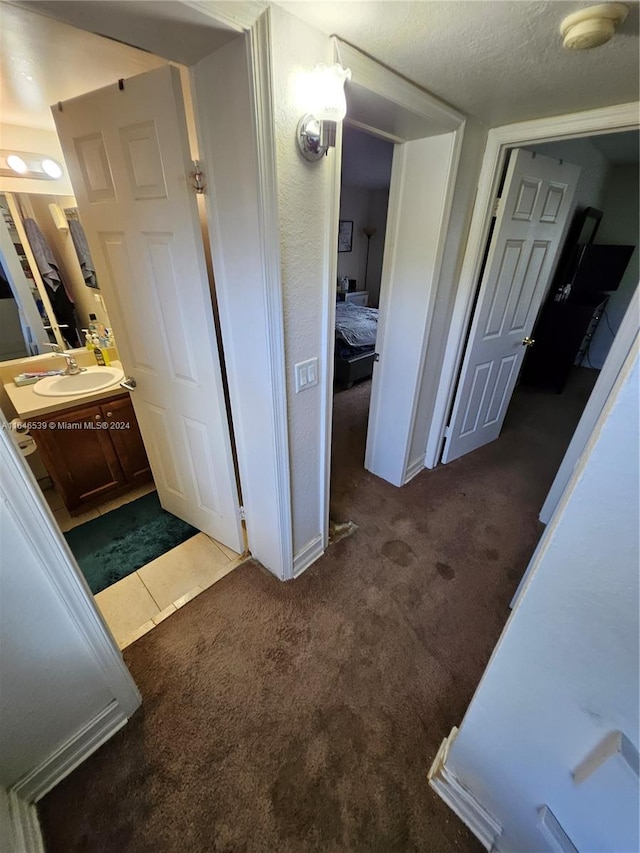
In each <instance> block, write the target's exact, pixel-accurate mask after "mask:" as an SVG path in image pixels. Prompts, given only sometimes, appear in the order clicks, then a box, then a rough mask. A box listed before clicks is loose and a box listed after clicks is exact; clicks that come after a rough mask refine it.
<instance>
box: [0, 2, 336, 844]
mask: <svg viewBox="0 0 640 853" xmlns="http://www.w3.org/2000/svg"><path fill="white" fill-rule="evenodd" d="M185 5H189V6H193V7H194V8H196V9H198V10H199V11H201V12H203V13H204V14H206V15H208V16H209V17H211V18H214V19H216V20H218V21H219V22H220V23H222V24H224V25H225V26H226V27H227V28H232V29H235V30H236V31H237V33H238V35H239V36H243V35H244V37H245V42H244V44H245V46H246V51H247V69H248V73H249V75H250V86H251V98H252V100H251V101H250V103H248V104H247V107H248V108H249V109H250V110H258V111H260V116H259V120H258V122H257V123H258V127H257V129H256V131H255V132H256V138H257V142H258V144H257V156H258V158H259V163H258V166H257V173H258V176H259V184H258V186H257V187H256V188H255V197H256V207H255V209H254V211H253V214H254V216H255V220H256V227H257V228H258V231H259V233H260V235H261V246H260V251H261V254H262V257H263V264H264V266H263V275H262V276H261V277H259V279H257V280H256V281H255V284H256V287H258V288H259V289H260V290H261V292H262V299H263V302H262V303H261V305H262V307H263V310H262V311H261V314H260V320H261V322H262V327H261V328H262V330H263V332H264V336H265V339H266V340H267V342H268V352H269V363H268V364H267V365H265V366H264V369H265V370H266V371H270V372H271V373H272V374H273V377H275V378H273V377H272V378H273V383H274V386H275V387H278V386H279V385H280V387H281V391H280V392H279V393H278V394H277V395H276V396H277V398H278V399H276V400H275V401H274V406H273V411H272V412H271V414H269V415H268V416H266V417H264V418H263V416H262V413H256V411H255V406H254V409H253V422H254V424H255V425H256V427H257V428H259V429H261V430H262V431H263V432H266V431H268V433H269V439H270V440H272V441H273V447H274V453H275V457H276V471H275V474H274V476H273V477H272V478H270V479H269V480H268V482H265V477H264V470H263V467H262V466H256V465H252V460H251V459H250V460H249V461H248V462H247V466H248V470H249V471H250V472H251V473H252V476H254V478H255V500H254V504H253V507H254V510H255V511H256V512H257V511H258V507H259V506H260V504H261V502H262V505H264V506H267V503H268V501H270V500H271V499H272V496H273V495H274V493H275V494H276V495H277V496H278V503H277V510H276V511H277V514H278V517H279V525H278V528H277V531H276V532H275V537H274V531H273V530H268V529H264V537H263V538H264V547H265V548H266V547H267V546H268V545H269V542H271V543H273V539H274V538H275V540H276V542H275V545H276V548H278V549H279V554H277V555H276V557H275V562H274V564H272V565H270V566H269V568H270V569H271V570H272V571H273V572H274V574H276V575H277V576H278V577H280V578H281V579H283V580H284V579H286V578H287V577H290V576H291V574H292V565H293V560H292V556H291V553H292V539H291V530H292V527H291V503H290V487H289V455H288V436H287V421H286V395H285V393H284V376H285V367H284V345H283V335H282V326H283V318H282V309H281V304H280V303H279V302H278V300H279V299H281V287H280V269H279V255H278V254H277V252H275V254H274V249H273V246H274V245H275V244H277V240H276V239H275V237H274V236H273V234H272V233H271V234H269V229H273V227H275V226H274V223H277V217H276V215H275V213H274V209H273V205H274V204H275V200H276V199H277V195H276V193H275V190H274V188H273V187H274V185H275V175H274V174H273V168H272V167H273V163H274V162H275V160H274V158H273V157H270V156H269V154H270V152H272V151H273V146H274V144H275V143H274V139H273V129H272V127H271V125H270V115H271V112H270V107H271V103H270V92H271V80H270V54H269V20H268V16H266V17H265V16H262V18H260V19H259V20H256V18H257V17H258V16H257V13H256V14H252V13H248V14H247V15H243V14H242V9H239V10H238V13H237V14H236V13H235V10H234V14H233V15H227V14H225V13H224V11H222V12H217V11H216V10H215V9H212V8H210V7H209V6H208V5H206V4H201V3H199V2H191V3H186V4H185ZM158 23H159V25H161V23H160V22H158ZM76 26H78V25H76ZM168 26H169V27H170V26H171V23H170V22H169V23H168ZM79 28H80V29H81V28H82V27H81V26H79ZM194 106H195V110H196V116H197V117H198V116H199V106H198V104H197V102H196V103H195V105H194ZM199 117H200V118H201V119H202V121H206V119H207V112H206V110H205V109H204V108H202V113H201V115H200V116H199ZM250 118H251V119H252V120H253V118H254V113H253V112H250ZM219 206H220V205H219V202H218V200H216V199H212V209H213V213H212V214H211V215H212V216H213V217H214V218H215V220H216V221H218V218H219V215H220V210H219ZM336 233H337V223H336ZM218 236H219V235H218ZM276 237H277V235H276ZM217 248H218V249H219V248H220V247H219V246H218V247H217ZM215 250H216V247H214V260H215V257H216V255H215ZM221 284H223V278H222V277H221ZM221 319H222V322H223V324H224V318H221ZM227 322H230V320H229V319H228V320H227ZM279 330H280V331H279ZM230 331H231V329H229V332H230ZM223 336H224V330H223ZM278 377H279V379H278ZM270 387H271V386H270ZM249 415H250V413H249V410H248V409H246V408H245V410H243V412H242V413H241V414H240V415H239V414H238V413H237V412H236V411H234V412H233V416H234V418H235V419H236V427H237V421H238V418H239V417H240V418H243V417H244V418H248V417H249ZM5 422H6V420H5V418H4V417H3V415H2V412H1V411H0V426H1V425H2V423H5ZM0 433H1V434H0V460H2V461H4V460H7V462H8V464H9V465H10V466H11V468H12V471H13V478H12V482H11V488H12V492H11V505H12V506H13V507H14V508H15V509H16V510H17V511H19V512H20V514H21V517H22V518H23V519H24V520H27V519H28V522H29V531H30V535H31V538H32V540H33V542H34V544H36V545H37V550H38V554H39V557H40V559H41V562H42V565H43V569H46V572H47V574H48V576H49V578H50V582H51V584H52V585H53V586H54V588H55V589H56V591H57V593H58V594H59V595H60V598H61V599H62V601H63V603H64V605H65V608H66V610H67V612H68V614H69V618H70V619H72V620H73V621H75V623H76V624H77V626H78V630H79V631H80V632H81V634H82V635H83V637H84V638H85V642H86V644H87V647H88V648H89V649H90V651H91V652H92V654H94V656H95V658H96V666H98V667H100V668H101V669H102V671H103V673H104V675H105V679H106V680H107V682H108V683H109V686H110V687H111V689H112V692H113V694H114V697H115V698H114V701H113V703H111V704H110V705H109V707H108V708H107V709H105V712H103V713H102V714H101V715H100V716H99V717H98V718H96V719H94V720H90V721H88V722H87V724H86V726H85V727H83V728H82V729H81V730H80V731H79V732H77V734H76V735H74V737H73V738H71V739H70V740H69V742H68V743H66V744H64V745H63V746H62V747H60V748H58V749H56V750H55V751H54V752H53V753H52V755H51V756H50V758H49V759H47V760H46V761H45V762H44V763H43V764H42V765H40V766H38V767H36V768H33V769H32V770H31V771H30V772H29V773H28V774H27V775H26V776H25V777H23V778H22V779H20V780H18V782H16V783H15V784H14V785H13V786H12V787H11V788H10V789H9V791H8V792H7V795H8V801H9V810H10V820H11V827H10V831H11V832H12V833H13V835H14V840H15V843H16V848H17V849H19V850H21V851H26V853H31V851H33V853H35V851H38V853H43V850H44V847H43V844H42V838H41V836H40V831H39V826H38V818H37V811H36V807H35V803H36V802H37V800H38V799H39V798H40V797H42V796H44V794H45V793H46V792H47V791H49V790H50V789H51V788H53V787H54V786H55V785H56V784H57V783H58V782H59V781H61V780H62V779H63V778H64V777H65V776H66V775H67V774H68V773H70V772H71V771H72V770H73V769H74V768H75V767H77V766H78V765H79V764H80V763H81V762H82V761H84V760H85V759H86V758H88V757H89V755H91V753H93V752H94V751H95V750H96V749H98V747H99V746H101V745H102V744H103V743H104V742H105V741H106V740H108V739H109V738H110V737H111V735H113V734H114V733H115V732H116V731H117V730H118V728H120V727H121V726H123V725H124V724H125V723H126V722H127V719H128V718H129V717H130V716H131V714H132V713H133V712H134V711H135V709H136V708H137V707H138V706H139V704H140V702H141V697H140V693H139V691H138V690H137V687H136V685H135V682H134V681H133V678H132V677H131V674H130V673H129V670H128V669H127V667H126V665H125V663H124V660H123V658H122V653H121V652H120V650H119V648H118V645H117V643H116V641H115V639H114V637H113V635H112V634H111V632H110V630H109V628H108V626H107V625H106V623H105V621H104V619H103V617H102V615H101V613H100V611H99V609H98V606H97V604H96V602H95V598H94V596H93V595H92V594H91V592H90V590H89V588H88V586H87V584H86V581H85V579H84V577H83V575H82V573H81V571H80V569H79V568H78V565H77V563H76V561H75V559H74V557H73V554H72V553H71V551H70V549H69V546H68V545H67V543H66V540H65V538H64V535H63V534H62V532H61V531H60V528H59V525H58V524H57V522H56V521H55V519H54V517H53V515H52V513H51V511H50V509H49V507H48V505H47V503H46V501H45V499H44V496H43V494H42V491H41V489H40V487H39V486H38V484H37V482H36V480H35V478H34V477H33V474H32V473H31V470H30V468H29V466H28V464H27V462H26V460H25V459H24V457H22V455H21V454H20V453H19V451H18V450H17V448H15V447H14V446H13V444H12V441H11V439H10V436H9V432H8V430H7V429H6V428H5V429H0ZM238 452H239V453H240V452H241V448H240V447H239V448H238ZM256 452H258V453H259V452H260V448H257V450H256ZM254 455H255V454H254ZM242 485H243V490H244V499H245V503H246V499H247V493H246V483H243V484H242ZM3 486H5V484H4V483H3ZM6 488H7V489H8V488H9V485H8V484H7V485H6ZM23 507H24V511H22V508H23ZM250 542H251V537H250ZM253 547H254V548H256V545H255V544H254V546H253ZM260 547H262V543H258V544H257V548H258V554H260V551H259V549H260ZM270 547H271V548H272V545H271V546H270ZM254 553H255V551H254ZM258 558H260V557H259V556H258ZM265 562H266V561H265ZM0 798H2V799H3V802H2V803H0V806H1V807H2V808H4V805H5V802H4V801H5V794H4V792H3V791H0Z"/></svg>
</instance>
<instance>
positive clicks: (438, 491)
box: [40, 370, 595, 853]
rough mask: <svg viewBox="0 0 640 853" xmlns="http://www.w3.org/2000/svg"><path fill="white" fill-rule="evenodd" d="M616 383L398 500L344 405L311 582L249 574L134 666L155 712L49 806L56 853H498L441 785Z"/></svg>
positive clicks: (578, 377) (581, 379) (362, 396)
mask: <svg viewBox="0 0 640 853" xmlns="http://www.w3.org/2000/svg"><path fill="white" fill-rule="evenodd" d="M594 380H595V372H593V371H586V370H581V371H576V373H575V375H574V377H573V378H572V383H571V387H570V389H569V391H568V392H567V393H565V394H563V395H562V396H556V395H548V394H540V393H536V392H530V391H526V390H520V391H518V392H517V393H516V395H515V397H514V401H513V404H512V406H511V409H510V411H509V415H508V419H507V423H506V425H505V429H504V433H503V435H502V437H501V438H500V439H499V440H498V441H496V442H494V443H493V444H491V445H489V446H488V447H485V448H483V449H481V450H479V451H476V452H475V453H473V454H470V455H469V456H467V457H466V458H464V459H461V460H458V461H457V462H454V463H452V464H450V465H448V466H444V467H442V468H440V469H437V470H435V471H431V472H423V473H422V474H421V475H419V476H418V477H416V478H415V479H414V480H413V481H412V482H411V483H410V484H409V485H408V486H407V487H405V488H403V489H395V488H393V487H392V486H390V485H388V484H386V483H384V482H382V481H380V480H378V479H376V478H375V477H373V476H371V475H370V474H368V473H367V472H365V471H364V470H363V468H362V460H363V457H364V436H365V430H366V409H367V405H368V394H369V383H364V384H361V385H359V386H356V387H354V388H353V389H351V390H349V391H345V392H342V393H340V394H337V395H336V398H335V441H334V474H333V500H332V513H333V515H334V516H335V517H336V518H337V519H338V520H345V519H347V518H351V519H353V521H355V522H356V523H357V524H358V526H359V529H358V531H357V532H356V533H355V534H354V535H353V536H351V537H349V538H347V539H343V540H342V541H340V542H338V543H337V544H336V545H334V546H332V548H331V549H330V550H329V552H328V553H327V554H326V555H325V556H324V557H323V558H322V559H321V560H320V561H318V562H317V563H316V564H315V565H314V566H313V567H312V568H311V569H310V570H309V571H307V572H306V573H305V574H304V575H303V576H302V577H301V578H300V579H298V580H296V581H294V582H291V583H288V584H282V583H279V582H278V581H277V580H275V579H274V578H273V577H271V576H270V575H269V574H268V573H267V572H266V571H264V570H263V569H261V568H260V567H259V566H258V565H256V564H253V563H249V564H246V565H245V566H243V567H241V568H239V569H237V570H236V571H234V572H232V574H231V575H229V576H227V577H226V578H224V579H223V580H222V581H220V582H219V583H217V584H215V585H214V586H213V587H212V588H211V589H209V590H208V591H206V592H205V593H203V594H202V595H200V596H199V597H198V598H197V599H195V600H194V601H192V602H190V603H189V604H188V605H186V606H185V607H183V608H182V609H181V610H179V611H178V613H176V614H175V615H174V616H172V617H171V618H169V619H167V620H166V621H165V622H163V623H162V624H161V625H160V626H159V627H158V628H156V629H155V630H154V631H152V632H151V633H150V634H147V635H146V636H145V637H143V638H142V639H140V640H139V641H138V642H136V643H135V644H134V645H133V646H131V647H130V648H129V649H127V650H126V651H125V659H126V662H127V664H128V665H129V667H130V669H131V672H132V673H133V677H134V678H135V680H136V682H137V684H138V685H139V687H140V690H141V691H142V695H143V697H144V703H143V706H142V708H141V709H140V710H139V711H138V713H137V714H136V715H135V716H134V718H133V719H132V720H131V721H130V723H129V724H128V725H127V726H126V727H125V728H124V729H123V730H122V731H121V732H119V733H118V734H117V735H116V736H115V737H114V738H112V739H111V741H109V743H107V744H106V745H105V746H103V747H102V748H101V749H100V750H99V751H98V752H97V753H96V754H95V755H93V756H92V757H91V758H90V759H89V760H88V761H86V762H85V763H84V764H83V765H82V766H81V767H80V768H78V769H77V770H76V771H75V772H74V773H73V774H71V776H69V777H68V778H67V779H66V780H64V781H63V782H62V783H61V784H60V785H58V786H57V787H56V788H55V789H54V790H53V791H52V792H51V793H50V794H48V795H47V796H46V797H45V798H44V800H43V801H42V803H41V804H40V819H41V822H42V826H43V831H44V835H45V839H46V844H47V850H48V851H49V853H74V851H88V853H102V851H104V853H120V851H122V853H147V851H148V853H151V851H153V853H158V851H160V852H161V853H165V851H166V853H178V851H189V853H204V851H229V853H231V851H233V853H235V851H278V853H280V851H282V853H288V851H291V853H304V851H363V853H364V851H367V852H368V851H380V853H387V852H388V851H429V853H440V851H442V853H450V851H458V853H460V851H479V850H481V849H482V848H481V847H480V845H479V843H478V842H477V841H476V840H475V839H474V838H473V837H472V836H471V834H470V833H469V832H468V831H467V830H466V828H465V827H464V826H463V825H462V824H461V823H460V822H459V821H458V820H457V818H456V817H455V816H454V815H453V814H452V813H451V812H450V811H449V810H448V809H447V807H446V806H445V805H444V804H443V803H442V802H441V801H440V800H439V799H438V798H437V797H436V796H435V794H434V793H433V792H432V791H431V790H430V789H429V787H428V785H427V771H428V769H429V766H430V764H431V761H432V759H433V757H434V755H435V752H436V750H437V748H438V746H439V744H440V742H441V740H442V738H443V737H444V736H445V735H447V734H448V733H449V731H450V729H451V727H452V726H454V725H457V724H459V723H460V721H461V720H462V717H463V714H464V711H465V708H466V707H467V705H468V703H469V700H470V699H471V696H472V694H473V691H474V689H475V687H476V685H477V683H478V680H479V678H480V676H481V674H482V671H483V669H484V667H485V665H486V663H487V660H488V658H489V655H490V653H491V650H492V648H493V646H494V645H495V643H496V641H497V639H498V637H499V634H500V631H501V629H502V627H503V626H504V623H505V621H506V619H507V616H508V613H509V610H508V604H509V600H510V599H511V596H512V595H513V592H514V591H515V589H516V586H517V584H518V581H519V580H520V577H521V575H522V573H523V571H524V569H525V567H526V565H527V563H528V560H529V557H530V556H531V553H532V551H533V549H534V547H535V544H536V542H537V540H538V537H539V535H540V532H541V525H540V524H539V523H538V521H537V514H538V511H539V509H540V506H541V504H542V502H543V500H544V497H545V495H546V492H547V490H548V488H549V485H550V483H551V481H552V479H553V475H554V473H555V470H556V469H557V466H558V464H559V462H560V460H561V458H562V455H563V452H564V449H565V447H566V445H567V444H568V441H569V438H570V435H571V433H572V431H573V428H574V427H575V424H576V423H577V419H578V417H579V414H580V411H581V409H582V406H583V405H584V402H585V401H586V399H587V397H588V394H589V392H590V390H591V386H592V385H593V381H594Z"/></svg>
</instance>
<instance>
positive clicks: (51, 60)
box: [0, 3, 165, 130]
mask: <svg viewBox="0 0 640 853" xmlns="http://www.w3.org/2000/svg"><path fill="white" fill-rule="evenodd" d="M163 64H165V63H164V60H161V59H158V58H157V57H155V56H152V55H151V54H148V53H144V51H141V50H136V49H135V48H132V47H128V46H127V45H123V44H118V43H117V42H114V41H109V40H107V39H103V38H100V37H99V36H95V35H92V34H91V33H86V32H83V31H82V30H77V29H75V28H73V27H69V26H67V25H66V24H61V23H58V22H57V21H52V20H50V19H49V18H45V17H42V16H41V15H37V14H34V13H33V12H28V11H26V10H25V9H22V8H18V7H16V6H10V5H8V4H6V3H0V117H1V119H2V121H3V122H4V123H6V124H17V125H21V126H24V127H36V128H46V129H51V130H52V129H53V128H54V123H53V119H52V117H51V112H50V109H49V107H50V106H51V104H55V103H56V102H57V101H66V100H68V99H69V98H75V97H76V96H77V95H81V94H84V93H85V92H90V91H91V90H92V89H99V88H100V87H101V86H107V85H109V84H110V83H114V82H115V81H116V80H118V79H119V78H120V77H132V76H133V75H134V74H142V72H144V71H148V70H150V69H151V68H157V67H158V66H159V65H163Z"/></svg>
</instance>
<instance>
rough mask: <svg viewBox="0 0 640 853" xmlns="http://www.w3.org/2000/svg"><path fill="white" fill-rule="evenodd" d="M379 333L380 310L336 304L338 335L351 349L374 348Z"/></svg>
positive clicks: (345, 303) (347, 303)
mask: <svg viewBox="0 0 640 853" xmlns="http://www.w3.org/2000/svg"><path fill="white" fill-rule="evenodd" d="M377 331H378V309H377V308H365V307H363V306H362V305H352V304H351V303H350V302H338V303H336V335H337V337H339V338H342V340H343V341H344V342H345V343H346V344H348V346H350V347H367V346H374V344H375V342H376V332H377Z"/></svg>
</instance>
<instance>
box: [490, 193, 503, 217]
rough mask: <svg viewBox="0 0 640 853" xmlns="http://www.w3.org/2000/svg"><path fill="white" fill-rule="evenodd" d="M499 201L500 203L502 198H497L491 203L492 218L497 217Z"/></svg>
mask: <svg viewBox="0 0 640 853" xmlns="http://www.w3.org/2000/svg"><path fill="white" fill-rule="evenodd" d="M501 201H502V196H499V197H498V198H497V199H496V200H495V201H494V202H493V213H492V214H491V215H492V216H497V215H498V211H499V210H500V202H501Z"/></svg>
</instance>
